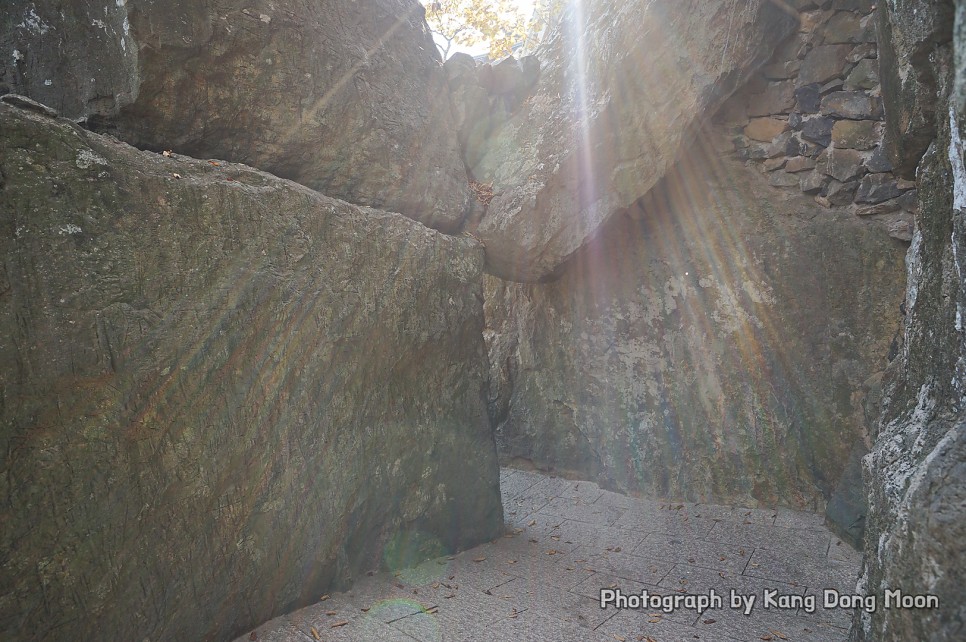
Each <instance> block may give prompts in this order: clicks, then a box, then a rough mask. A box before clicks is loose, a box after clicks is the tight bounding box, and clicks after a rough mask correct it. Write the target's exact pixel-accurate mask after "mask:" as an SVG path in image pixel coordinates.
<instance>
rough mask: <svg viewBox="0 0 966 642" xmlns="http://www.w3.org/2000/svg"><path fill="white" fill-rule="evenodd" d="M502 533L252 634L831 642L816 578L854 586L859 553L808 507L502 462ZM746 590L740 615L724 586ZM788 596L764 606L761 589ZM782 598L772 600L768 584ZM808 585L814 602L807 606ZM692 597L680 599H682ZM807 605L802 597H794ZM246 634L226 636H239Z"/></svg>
mask: <svg viewBox="0 0 966 642" xmlns="http://www.w3.org/2000/svg"><path fill="white" fill-rule="evenodd" d="M501 482H502V490H503V503H504V511H505V513H506V523H507V527H508V533H507V535H506V536H505V537H503V538H502V539H499V540H497V541H495V542H492V543H488V544H484V545H482V546H478V547H476V548H474V549H472V550H469V551H465V552H463V553H460V554H458V555H453V556H450V557H445V558H439V559H435V560H430V561H428V562H425V563H423V564H421V565H420V566H418V567H416V568H411V569H405V570H403V571H400V572H397V573H380V574H376V575H373V576H370V577H366V578H364V579H363V580H361V581H360V582H358V583H357V584H356V585H355V586H354V587H353V588H352V590H350V591H349V592H347V593H337V594H333V595H331V596H328V597H327V598H326V599H324V600H322V601H320V602H319V603H318V604H315V605H312V606H309V607H306V608H304V609H302V610H300V611H297V612H295V613H292V614H290V615H286V616H282V617H279V618H276V619H274V620H272V621H271V622H268V623H266V624H264V625H262V626H260V627H258V628H257V629H256V630H255V632H254V633H255V636H256V637H255V639H257V640H262V641H263V642H311V641H313V640H325V641H344V640H353V641H354V640H372V641H374V642H383V641H387V642H396V641H399V642H402V641H405V642H413V641H414V640H416V641H419V642H437V641H453V642H465V641H470V640H495V641H502V640H508V641H517V642H527V641H531V640H532V641H535V642H536V641H541V642H542V641H544V640H554V641H568V642H569V641H575V642H576V641H579V642H584V641H596V642H614V641H615V640H617V641H624V642H630V641H641V642H677V641H688V642H690V641H693V640H709V641H714V640H725V641H727V640H750V641H752V642H758V641H759V640H766V641H767V640H775V641H778V640H789V641H793V642H798V641H809V642H819V641H822V642H826V641H835V642H841V641H842V640H845V639H846V638H847V635H848V626H849V622H850V620H851V612H850V611H846V610H826V609H824V608H822V590H823V589H826V588H833V589H836V590H838V591H840V592H842V593H848V594H851V593H853V592H854V588H855V580H856V576H857V574H858V571H859V561H860V556H859V554H858V553H856V552H855V551H854V550H853V549H851V548H850V547H849V546H848V545H847V544H846V543H844V542H842V541H840V540H839V539H838V538H837V537H835V536H834V535H832V534H831V533H829V531H828V530H827V529H826V528H825V527H824V526H823V521H822V517H821V516H820V515H816V514H813V513H803V512H796V511H790V510H785V509H778V510H760V509H751V510H749V509H741V508H731V507H728V506H717V505H710V504H688V503H685V504H681V503H673V504H667V503H661V502H656V501H649V500H640V499H634V498H630V497H625V496H623V495H619V494H616V493H611V492H608V491H605V490H601V489H600V488H599V487H598V486H597V485H596V484H593V483H590V482H582V481H571V480H565V479H560V478H554V477H547V476H544V475H539V474H536V473H531V472H525V471H520V470H512V469H504V470H503V471H502V475H501ZM601 589H620V590H621V591H622V592H623V594H624V595H625V596H626V595H638V596H639V595H640V594H641V591H642V590H644V589H646V590H647V591H648V592H649V594H650V595H660V596H664V597H665V599H673V596H682V597H681V598H678V599H683V596H687V595H709V594H710V591H711V590H712V589H713V590H714V591H715V593H716V594H717V595H720V596H722V598H723V605H722V608H716V609H711V610H708V611H705V612H704V613H702V614H700V615H699V614H698V613H697V612H696V611H695V610H691V609H688V608H679V609H676V610H674V611H673V612H670V613H667V612H662V611H661V609H660V608H653V607H645V608H642V609H632V608H624V609H616V608H613V607H608V608H606V609H601V608H600V606H599V600H600V592H601ZM732 590H734V591H736V592H737V593H738V594H744V595H754V596H756V601H755V604H754V608H753V610H752V612H751V615H750V616H747V617H746V616H745V615H743V614H742V613H741V611H740V610H735V609H732V608H731V607H730V603H729V592H730V591H732ZM766 590H773V591H777V593H776V594H775V595H776V599H784V600H789V601H792V602H794V604H787V606H789V608H786V609H782V608H776V607H774V606H773V607H772V608H768V609H766V608H764V605H763V603H762V602H763V599H764V591H766ZM781 595H784V596H794V597H785V598H778V597H777V596H781ZM809 596H812V598H811V599H815V607H816V608H815V610H814V612H813V613H807V612H806V608H804V607H807V605H808V600H809V599H810V598H809ZM692 599H693V598H692ZM808 610H810V609H808ZM250 639H251V637H250V635H249V634H247V633H246V634H245V635H243V636H241V637H240V638H238V642H244V641H245V640H250Z"/></svg>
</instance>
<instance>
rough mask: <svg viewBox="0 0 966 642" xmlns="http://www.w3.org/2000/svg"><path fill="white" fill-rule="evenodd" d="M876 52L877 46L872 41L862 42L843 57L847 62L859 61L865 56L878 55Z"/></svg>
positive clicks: (873, 57) (873, 56)
mask: <svg viewBox="0 0 966 642" xmlns="http://www.w3.org/2000/svg"><path fill="white" fill-rule="evenodd" d="M878 52H879V48H878V47H877V46H876V44H875V43H874V42H864V43H862V44H861V45H859V46H857V47H856V48H855V49H853V50H852V51H851V52H849V55H848V56H846V57H845V59H846V60H848V61H849V62H859V61H860V60H865V59H866V58H872V59H875V58H876V56H878Z"/></svg>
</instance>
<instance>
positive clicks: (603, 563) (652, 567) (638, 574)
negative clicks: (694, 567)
mask: <svg viewBox="0 0 966 642" xmlns="http://www.w3.org/2000/svg"><path fill="white" fill-rule="evenodd" d="M572 555H573V556H574V557H575V558H577V561H578V562H580V563H582V564H583V565H584V567H585V568H588V569H591V570H593V571H594V572H596V573H607V574H609V575H614V576H616V577H622V578H624V579H627V580H635V581H637V582H642V583H644V584H659V583H660V581H661V579H663V578H664V576H665V575H667V574H668V573H669V572H670V570H671V568H672V567H673V566H674V564H673V563H672V562H668V561H665V560H658V559H652V558H646V557H640V556H638V555H632V554H630V553H624V552H621V553H614V552H611V551H603V552H600V551H598V550H597V549H591V548H588V547H585V546H582V547H580V548H578V549H577V550H575V551H574V552H573V553H572Z"/></svg>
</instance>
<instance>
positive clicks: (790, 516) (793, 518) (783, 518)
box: [775, 508, 828, 532]
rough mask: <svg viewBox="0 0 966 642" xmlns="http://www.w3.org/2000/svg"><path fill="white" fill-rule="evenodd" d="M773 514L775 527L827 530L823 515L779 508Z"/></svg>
mask: <svg viewBox="0 0 966 642" xmlns="http://www.w3.org/2000/svg"><path fill="white" fill-rule="evenodd" d="M775 512H776V515H775V526H784V527H786V528H800V529H809V530H817V531H823V532H824V531H827V530H828V529H827V528H826V526H825V515H823V514H821V513H811V512H808V511H800V510H792V509H790V508H779V509H777V510H776V511H775Z"/></svg>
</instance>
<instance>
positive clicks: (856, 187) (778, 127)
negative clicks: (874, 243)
mask: <svg viewBox="0 0 966 642" xmlns="http://www.w3.org/2000/svg"><path fill="white" fill-rule="evenodd" d="M875 12H876V8H875V5H873V4H872V3H871V2H868V1H865V0H852V1H849V0H826V2H822V3H804V6H803V7H802V12H801V14H800V22H799V29H798V31H797V32H796V33H795V34H794V35H792V36H791V37H789V38H788V39H787V40H786V41H785V42H784V43H783V44H782V45H781V46H779V47H778V48H777V49H776V50H775V53H774V55H773V57H772V59H771V60H770V61H769V63H768V64H767V65H765V66H764V67H763V68H762V69H761V71H760V72H759V74H758V76H757V77H756V78H755V79H753V80H752V81H751V82H750V83H749V84H748V85H747V86H746V87H745V89H743V90H742V91H740V92H739V93H737V94H736V95H735V96H734V97H732V99H731V100H730V101H729V102H728V103H727V104H726V105H725V106H724V107H723V108H722V110H721V111H720V112H719V113H718V115H717V121H718V123H719V124H721V125H723V126H725V127H726V128H727V129H726V131H727V133H728V134H729V137H728V140H727V141H725V142H724V145H723V151H726V152H732V153H734V154H736V155H737V156H738V157H739V158H740V159H743V160H745V161H747V162H748V163H749V164H753V165H756V166H757V167H759V168H760V169H761V171H763V172H765V173H766V174H767V176H768V179H769V182H770V183H771V184H772V185H773V186H775V187H780V188H786V189H799V190H801V191H803V192H805V193H807V194H811V195H813V197H814V198H815V201H816V202H817V203H819V204H820V205H822V206H823V207H826V208H830V207H848V208H849V209H851V210H852V211H853V212H854V213H855V214H856V215H858V216H862V217H870V218H871V219H872V220H875V221H876V222H878V223H880V224H882V225H884V226H885V227H886V228H887V229H888V231H889V234H890V235H891V236H892V237H894V238H897V239H900V240H902V241H907V242H908V241H911V240H912V233H913V216H914V214H915V212H916V208H917V193H916V189H915V183H914V182H913V181H909V180H905V179H903V178H900V177H898V176H896V175H895V173H894V172H893V165H892V162H891V161H890V160H889V157H888V154H887V153H886V150H885V147H884V146H883V136H884V132H885V122H884V110H883V104H882V91H881V86H880V82H879V71H878V69H879V61H878V46H877V44H876V42H877V33H876V16H875Z"/></svg>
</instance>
